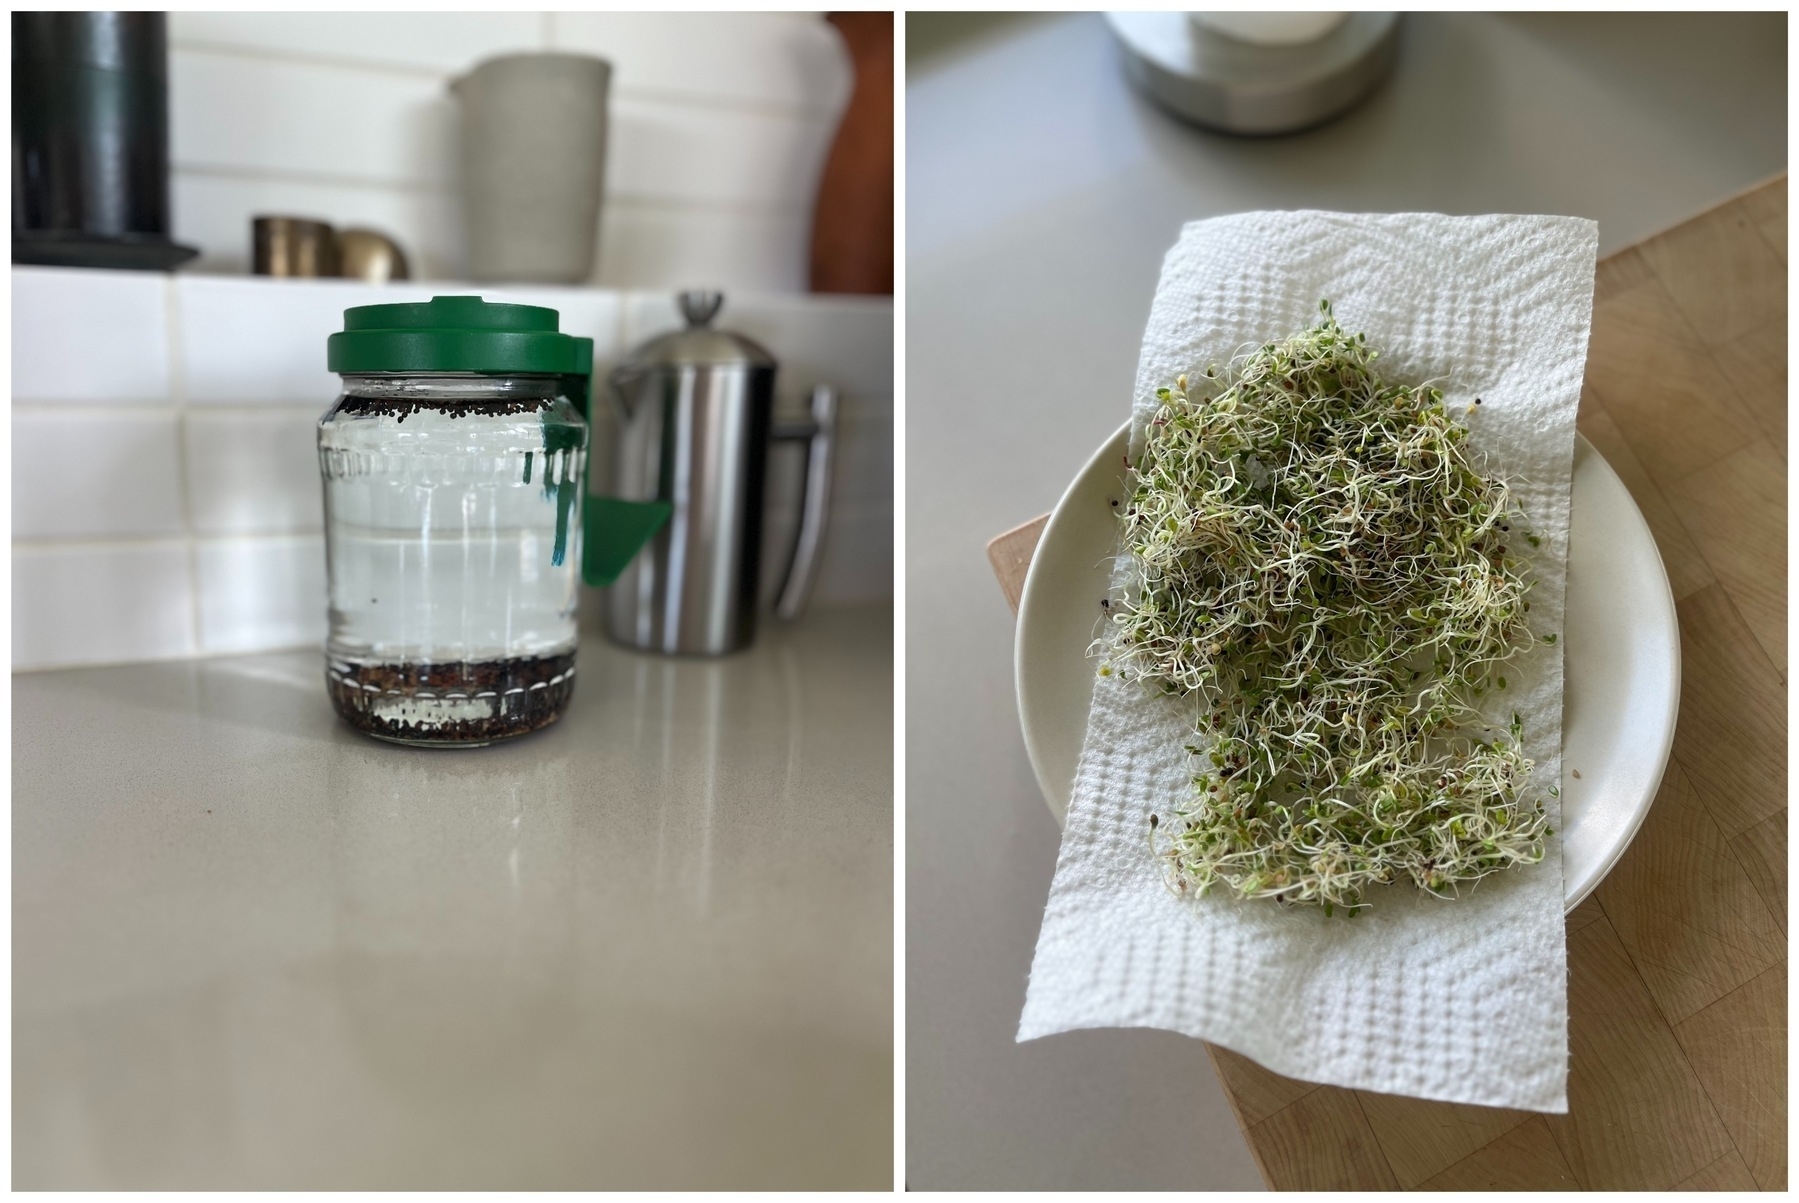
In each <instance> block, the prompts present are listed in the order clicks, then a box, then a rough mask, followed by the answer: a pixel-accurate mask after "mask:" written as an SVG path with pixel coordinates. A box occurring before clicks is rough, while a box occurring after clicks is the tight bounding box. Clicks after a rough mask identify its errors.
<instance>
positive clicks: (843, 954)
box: [13, 607, 893, 1189]
mask: <svg viewBox="0 0 1799 1203" xmlns="http://www.w3.org/2000/svg"><path fill="white" fill-rule="evenodd" d="M891 632H892V614H891V610H890V609H888V608H886V607H881V608H875V609H866V608H859V609H845V610H833V611H821V612H818V613H815V614H813V615H811V616H809V617H808V618H807V619H805V620H804V621H803V622H801V623H799V624H797V625H796V626H793V627H791V628H783V627H782V626H780V625H779V624H773V623H771V624H769V626H768V627H767V628H766V629H765V630H764V632H763V634H762V636H761V638H760V639H759V641H758V643H757V645H756V646H755V647H754V648H753V649H751V650H750V651H748V652H746V653H743V654H740V655H737V656H732V657H728V658H724V659H719V660H698V659H681V660H673V659H662V658H651V657H644V656H639V655H635V654H633V653H629V652H625V651H622V650H620V649H617V648H614V647H612V646H610V645H608V644H606V643H605V642H604V641H603V640H601V639H599V638H597V637H588V638H587V640H586V642H584V643H583V646H582V649H581V653H580V657H581V658H580V669H581V676H580V685H579V687H578V688H577V691H576V694H575V698H574V701H573V703H572V704H571V706H570V709H569V712H568V714H567V715H566V716H565V717H564V719H563V720H562V721H561V722H560V723H558V724H557V725H556V726H555V727H552V728H550V729H549V730H547V731H544V732H541V733H539V734H536V735H532V736H527V737H525V738H523V739H520V740H517V741H514V742H512V743H508V744H501V745H496V746H494V747H491V748H487V749H480V750H467V751H429V750H420V749H413V748H403V747H396V746H391V745H386V744H381V743H377V742H374V741H372V740H369V739H367V738H365V737H363V736H360V735H358V734H356V733H354V732H353V731H351V730H350V729H349V728H348V727H347V726H345V725H344V724H342V723H341V722H339V721H338V720H337V719H336V717H335V716H334V715H333V714H332V712H331V709H330V706H329V703H328V702H327V700H326V697H325V692H324V688H323V681H322V668H321V663H320V658H319V656H318V654H317V653H316V652H285V653H276V654H267V655H258V656H249V657H241V658H235V659H223V660H209V661H181V662H171V663H164V664H152V665H133V666H129V667H123V668H102V669H83V670H76V671H65V672H55V673H44V674H37V675H23V676H18V677H15V678H14V681H13V716H14V717H13V888H14V893H13V916H14V928H13V949H14V960H13V970H14V975H13V982H14V995H13V1049H14V1062H13V1065H14V1069H13V1102H14V1113H13V1114H14V1127H13V1136H14V1142H13V1148H14V1159H15V1160H14V1166H15V1171H14V1173H15V1178H14V1185H15V1186H18V1187H22V1188H34V1187H37V1188H43V1187H96V1188H108V1187H111V1188H129V1187H163V1188H177V1187H189V1188H204V1187H263V1188H273V1187H313V1188H346V1187H371V1188H384V1187H392V1188H399V1187H414V1188H433V1187H435V1188H446V1187H465V1188H497V1187H516V1188H564V1189H572V1188H595V1187H615V1188H623V1187H639V1188H649V1187H692V1188H732V1187H734V1188H750V1187H787V1188H807V1187H851V1188H855V1187H861V1188H873V1189H886V1188H887V1187H888V1186H890V1184H891V1181H892V1177H891V1175H892V1170H891V1156H892V1135H891V1132H892V986H893V980H892V976H893V975H892V965H893V945H892V932H893V920H892V731H893V724H892V634H891Z"/></svg>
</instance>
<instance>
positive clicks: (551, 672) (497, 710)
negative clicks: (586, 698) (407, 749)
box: [325, 652, 575, 745]
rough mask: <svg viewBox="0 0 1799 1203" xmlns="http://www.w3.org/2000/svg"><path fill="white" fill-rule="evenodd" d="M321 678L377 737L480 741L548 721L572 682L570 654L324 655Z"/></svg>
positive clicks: (355, 722)
mask: <svg viewBox="0 0 1799 1203" xmlns="http://www.w3.org/2000/svg"><path fill="white" fill-rule="evenodd" d="M325 686H326V689H327V690H328V691H329V692H330V694H331V704H332V706H333V707H334V708H335V709H336V710H337V713H338V714H339V715H340V716H342V718H343V719H344V721H345V722H347V723H349V724H350V725H351V726H352V727H355V728H356V729H357V730H358V731H362V732H364V733H365V734H368V735H373V736H376V737H377V738H380V739H391V740H399V741H401V742H404V743H416V744H445V745H449V744H483V743H491V742H492V741H494V740H497V739H510V738H512V737H513V736H515V735H524V734H526V733H528V732H531V731H535V730H537V729H538V728H540V727H547V726H549V725H550V724H551V723H553V722H555V721H556V719H557V718H559V717H560V716H561V714H562V710H563V707H565V706H567V705H568V699H569V695H570V694H572V693H573V692H574V688H575V655H574V653H573V652H569V653H567V654H566V655H561V656H526V657H519V658H517V659H513V660H484V661H477V662H472V663H460V662H459V663H455V664H349V663H346V662H344V661H342V660H336V659H330V660H327V661H326V665H325Z"/></svg>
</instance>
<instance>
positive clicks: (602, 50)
mask: <svg viewBox="0 0 1799 1203" xmlns="http://www.w3.org/2000/svg"><path fill="white" fill-rule="evenodd" d="M550 29H551V35H550V36H551V41H552V44H553V45H554V47H555V48H556V49H557V50H569V51H574V52H576V53H580V54H593V55H598V56H599V57H601V58H603V59H606V60H608V61H609V62H611V63H612V64H613V66H614V69H615V70H616V72H617V75H616V77H615V79H614V81H613V84H614V87H616V88H617V89H618V90H619V91H620V92H621V93H624V94H626V95H637V94H644V95H664V96H668V95H675V96H684V97H704V98H707V99H710V100H713V101H716V102H725V103H737V102H745V101H748V102H752V103H756V104H760V105H767V106H779V107H783V108H789V109H799V110H811V111H814V112H823V113H827V114H835V113H837V112H840V111H841V110H842V107H843V105H844V104H845V103H846V102H847V101H848V100H849V93H850V87H851V84H852V83H853V80H854V73H853V70H852V68H851V66H850V59H849V53H848V51H847V50H845V49H844V46H843V42H842V39H840V38H839V37H838V36H837V35H836V33H835V32H834V31H833V30H832V29H831V28H830V27H829V26H827V25H826V24H825V22H824V21H823V20H822V19H821V14H819V13H720V12H712V13H670V12H661V13H617V12H614V13H600V12H584V13H583V12H563V13H554V14H552V15H551V17H550Z"/></svg>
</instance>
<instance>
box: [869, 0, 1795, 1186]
mask: <svg viewBox="0 0 1799 1203" xmlns="http://www.w3.org/2000/svg"><path fill="white" fill-rule="evenodd" d="M971 20H972V18H971ZM1785 22H1786V18H1785V15H1784V14H1779V13H1773V14H1703V13H1657V14H1642V13H1598V14H1595V13H1582V14H1565V15H1558V14H1545V13H1534V14H1505V15H1492V14H1479V13H1417V14H1409V15H1408V16H1407V17H1406V19H1405V24H1404V28H1403V30H1402V32H1401V47H1400V60H1399V66H1398V69H1397V71H1396V73H1395V74H1394V76H1393V77H1392V79H1390V80H1389V81H1388V82H1387V84H1386V85H1385V86H1384V87H1383V88H1382V89H1381V90H1380V91H1379V92H1378V93H1376V94H1375V95H1373V96H1372V97H1370V98H1369V100H1368V101H1367V103H1366V104H1364V105H1363V106H1362V107H1361V108H1359V109H1357V110H1355V111H1354V112H1352V113H1350V114H1349V115H1348V116H1346V117H1344V118H1343V119H1342V120H1340V121H1337V122H1334V123H1332V124H1329V125H1326V126H1323V127H1321V128H1319V129H1316V130H1313V131H1311V132H1309V133H1305V134H1300V135H1296V136H1294V137H1290V138H1275V139H1239V138H1230V137H1225V136H1222V135H1216V134H1208V133H1204V132H1202V131H1199V130H1195V129H1192V128H1189V127H1187V126H1184V125H1182V124H1180V123H1179V122H1178V121H1175V120H1174V119H1173V118H1171V117H1169V116H1167V115H1166V114H1164V113H1163V112H1161V111H1160V110H1158V109H1156V108H1155V107H1154V106H1152V105H1151V104H1149V103H1148V102H1146V101H1144V100H1143V99H1141V98H1140V97H1138V96H1137V95H1136V94H1135V93H1134V92H1133V91H1132V90H1131V88H1130V86H1129V84H1128V83H1127V82H1126V81H1125V79H1124V75H1123V72H1122V71H1121V70H1120V66H1119V62H1118V55H1117V50H1116V47H1115V46H1114V45H1113V44H1112V41H1111V37H1110V34H1109V33H1108V31H1107V30H1106V27H1105V23H1104V21H1103V19H1102V18H1100V17H1096V16H1092V15H1066V16H1052V17H1033V18H1029V19H1019V20H1013V21H1011V22H1010V23H1007V24H997V23H995V24H991V27H990V29H989V31H988V32H987V33H985V34H983V35H981V36H979V37H976V38H973V39H970V40H967V41H966V42H964V43H963V44H961V45H958V46H956V47H954V48H952V49H948V50H945V51H942V52H940V53H939V54H938V55H936V56H935V57H934V58H932V59H930V60H927V61H925V62H923V63H914V64H909V67H910V68H911V69H910V70H909V72H908V85H907V91H906V154H907V167H906V171H907V189H908V193H907V197H906V240H907V260H906V289H907V295H906V300H905V309H906V339H907V343H906V419H905V425H906V448H907V460H906V473H907V476H906V485H907V496H906V514H907V529H906V540H907V543H906V557H907V568H906V571H907V578H906V581H907V585H906V587H907V610H906V615H907V664H906V674H907V714H906V724H907V765H908V768H907V803H906V804H907V827H906V839H907V848H906V874H907V877H906V884H907V889H906V907H907V913H906V975H907V982H906V993H907V998H906V1023H907V1033H906V1062H907V1064H906V1141H907V1150H906V1175H907V1181H908V1183H909V1184H910V1185H911V1186H912V1187H913V1188H914V1189H944V1188H969V1189H981V1188H1006V1187H1010V1188H1015V1189H1033V1188H1035V1189H1055V1188H1063V1189H1097V1188H1113V1189H1126V1190H1128V1189H1141V1188H1161V1189H1178V1188H1187V1189H1224V1188H1248V1189H1253V1188H1255V1187H1257V1186H1258V1185H1259V1184H1260V1179H1259V1176H1258V1174H1257V1172H1256V1167H1255V1164H1254V1162H1253V1161H1252V1159H1251V1157H1250V1154H1249V1150H1248V1148H1247V1146H1246V1145H1245V1144H1244V1142H1243V1140H1242V1138H1241V1137H1240V1136H1239V1135H1238V1132H1237V1128H1236V1124H1235V1122H1234V1120H1233V1118H1232V1116H1231V1113H1230V1110H1229V1106H1228V1104H1227V1102H1226V1100H1225V1098H1224V1095H1223V1092H1222V1091H1221V1090H1220V1089H1219V1087H1218V1085H1217V1082H1216V1080H1215V1079H1214V1077H1213V1074H1212V1069H1211V1067H1210V1065H1208V1064H1207V1060H1206V1057H1205V1053H1204V1050H1203V1049H1202V1048H1201V1046H1200V1044H1199V1042H1198V1041H1195V1040H1189V1039H1186V1038H1184V1037H1181V1036H1177V1035H1173V1034H1171V1033H1168V1032H1158V1031H1150V1030H1135V1031H1120V1030H1109V1031H1088V1032H1072V1033H1068V1034H1065V1035H1061V1036H1054V1037H1050V1038H1048V1039H1045V1040H1039V1041H1032V1042H1030V1043H1028V1044H1023V1045H1020V1044H1016V1043H1014V1040H1013V1037H1014V1035H1015V1033H1016V1032H1017V1028H1018V1015H1019V1010H1020V1008H1021V1007H1022V1005H1023V1002H1024V990H1025V978H1026V974H1027V973H1028V972H1029V969H1030V964H1031V952H1032V949H1033V948H1034V946H1035V944H1036V940H1037V931H1038V927H1039V925H1040V923H1041V921H1042V917H1043V904H1044V900H1045V899H1046V898H1047V897H1048V894H1049V884H1050V877H1051V875H1052V874H1053V872H1054V869H1055V862H1056V848H1057V845H1058V842H1059V839H1060V836H1059V833H1058V831H1057V829H1056V824H1055V821H1054V820H1053V819H1051V818H1050V815H1049V812H1048V810H1047V809H1045V807H1044V805H1043V801H1042V799H1041V797H1039V795H1038V792H1037V787H1036V783H1035V782H1034V780H1033V779H1032V776H1031V769H1030V765H1029V763H1028V762H1027V761H1026V759H1025V752H1024V744H1023V740H1022V738H1021V737H1020V735H1019V730H1018V715H1017V709H1016V706H1015V703H1014V698H1013V692H1012V632H1013V622H1012V616H1011V614H1010V613H1009V612H1008V611H1007V609H1006V603H1005V600H1004V599H1003V598H1002V597H1001V595H1000V592H999V589H998V587H997V586H996V585H995V584H994V580H993V574H992V572H991V570H990V569H989V568H988V566H987V562H986V557H985V556H984V555H983V554H982V546H983V544H984V543H985V541H986V540H987V539H988V538H989V537H991V536H992V535H995V534H998V533H999V532H1000V531H1002V530H1005V529H1006V528H1008V527H1010V526H1013V525H1015V524H1017V523H1020V522H1023V521H1026V520H1027V519H1030V518H1033V517H1035V516H1037V515H1038V514H1041V513H1043V512H1045V511H1047V510H1048V509H1049V508H1050V507H1051V506H1053V505H1054V504H1055V501H1056V498H1057V497H1058V496H1059V495H1060V494H1061V492H1062V490H1063V488H1064V487H1066V485H1067V484H1068V482H1069V481H1070V480H1071V479H1072V478H1073V477H1074V474H1075V472H1076V471H1077V470H1078V469H1079V468H1080V466H1081V464H1082V463H1084V462H1085V461H1086V459H1087V457H1088V455H1090V454H1091V453H1092V451H1093V450H1094V449H1095V448H1096V447H1098V446H1099V445H1100V444H1101V443H1102V442H1103V441H1104V440H1105V439H1106V437H1107V436H1108V435H1109V434H1110V433H1111V432H1112V431H1113V430H1116V429H1117V427H1118V424H1119V423H1120V422H1122V421H1124V420H1125V418H1126V417H1128V416H1129V414H1130V409H1131V398H1130V390H1131V385H1132V380H1133V378H1134V374H1135V370H1136V362H1137V349H1138V344H1139V342H1140V340H1141V339H1142V335H1143V324H1144V321H1145V319H1146V317H1147V315H1148V313H1149V304H1150V298H1151V297H1152V295H1153V294H1154V292H1155V286H1156V279H1157V275H1158V272H1159V270H1160V267H1161V260H1162V255H1163V252H1164V251H1166V250H1167V248H1168V247H1169V246H1170V245H1172V244H1173V242H1174V240H1175V238H1176V236H1177V235H1178V233H1179V231H1180V226H1181V223H1182V222H1184V221H1189V220H1193V219H1195V218H1201V217H1210V216H1215V215H1218V214H1221V213H1230V212H1236V211H1240V210H1245V209H1267V208H1306V207H1311V208H1332V209H1349V210H1375V211H1382V210H1388V211H1400V210H1427V211H1428V210H1434V211H1439V212H1448V213H1480V212H1517V213H1568V214H1576V215H1581V216H1586V217H1592V218H1596V219H1597V220H1598V221H1599V237H1600V244H1601V251H1602V252H1603V251H1606V250H1610V249H1616V248H1618V247H1622V246H1627V245H1629V244H1630V243H1632V242H1635V241H1637V240H1639V239H1641V238H1644V237H1647V236H1648V235H1650V234H1653V233H1655V232H1656V231H1658V230H1660V229H1664V228H1666V227H1668V226H1670V225H1673V224H1676V223H1677V222H1679V221H1682V220H1684V219H1685V218H1687V217H1690V216H1692V215H1693V214H1694V213H1697V212H1699V211H1701V210H1703V209H1705V208H1707V207H1709V206H1710V205H1712V204H1715V203H1716V202H1718V201H1720V200H1723V199H1724V198H1725V197H1727V196H1729V195H1731V194H1732V193H1734V192H1737V191H1739V190H1741V189H1743V188H1745V187H1747V186H1749V185H1750V184H1753V183H1755V182H1757V181H1759V180H1762V179H1765V178H1767V177H1768V176H1770V175H1772V174H1774V173H1775V172H1778V171H1780V170H1782V169H1783V168H1784V166H1785V155H1786V24H1785ZM908 40H910V29H909V31H908Z"/></svg>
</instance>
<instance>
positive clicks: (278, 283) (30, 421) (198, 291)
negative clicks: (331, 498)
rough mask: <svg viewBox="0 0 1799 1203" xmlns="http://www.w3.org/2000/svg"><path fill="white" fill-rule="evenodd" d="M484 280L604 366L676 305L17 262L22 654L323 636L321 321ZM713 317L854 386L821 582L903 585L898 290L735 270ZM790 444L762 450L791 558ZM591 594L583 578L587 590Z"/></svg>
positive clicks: (619, 295)
mask: <svg viewBox="0 0 1799 1203" xmlns="http://www.w3.org/2000/svg"><path fill="white" fill-rule="evenodd" d="M445 292H456V293H469V292H479V293H480V294H481V295H483V296H485V297H487V298H488V299H489V300H495V301H516V302H522V303H526V304H536V305H547V306H549V307H551V308H553V309H556V310H557V311H558V312H559V313H560V314H561V316H562V322H561V326H562V329H563V330H564V331H565V332H568V333H571V334H581V335H587V336H589V337H591V338H593V339H594V342H595V353H596V359H597V361H598V364H597V368H598V371H599V372H604V371H605V370H606V369H607V367H608V366H609V364H610V363H612V362H615V361H616V360H617V359H618V358H619V357H620V355H621V354H622V353H623V352H624V350H625V349H626V348H629V347H633V346H636V345H638V344H639V343H640V342H642V341H643V339H645V338H646V337H648V336H649V335H651V334H654V333H657V332H659V331H661V330H663V329H665V328H668V327H670V326H673V325H674V324H676V322H677V320H678V319H677V318H676V314H675V307H674V300H673V297H672V296H671V295H670V294H669V293H667V292H660V291H658V292H630V291H617V290H604V289H574V288H505V289H499V288H486V287H483V288H478V289H477V288H475V287H473V286H470V285H466V284H465V285H453V284H450V285H446V284H405V285H387V286H379V285H367V284H358V283H352V282H349V281H324V280H319V281H311V280H269V279H258V278H247V277H237V278H231V277H217V276H215V277H208V276H201V275H162V274H157V273H150V272H103V271H87V270H80V269H68V268H36V267H15V268H14V269H13V272H12V349H13V358H12V505H13V545H12V553H13V554H12V569H13V577H12V601H13V610H12V616H13V617H12V653H13V667H14V668H15V669H26V668H47V667H57V666H63V665H73V664H103V663H119V662H126V661H134V660H153V659H166V658H173V657H182V656H192V655H218V654H227V653H233V652H249V651H259V650H265V649H271V648H280V647H298V646H305V645H309V644H317V643H319V642H321V641H322V640H323V638H324V632H325V559H324V537H323V529H322V528H323V514H322V506H321V501H320V486H319V476H318V458H317V454H316V451H315V446H316V444H315V442H314V438H315V431H314V426H315V424H316V422H317V421H318V419H319V417H320V415H321V414H323V413H324V411H325V410H326V409H327V408H328V407H329V405H330V404H331V401H332V399H333V397H334V396H335V395H336V392H337V385H338V381H337V378H336V377H334V376H333V375H331V374H330V373H329V372H327V371H326V370H325V338H326V336H327V335H329V334H330V333H332V332H333V331H335V330H339V329H342V326H343V311H344V310H345V309H346V308H348V307H350V306H352V305H368V304H379V303H384V302H391V301H410V300H424V299H428V298H429V297H431V296H432V295H434V294H437V293H445ZM720 324H721V325H723V326H726V327H728V328H730V329H733V330H739V331H742V332H743V333H745V334H748V335H750V336H751V337H753V338H755V339H757V340H758V341H760V342H762V343H763V344H764V345H765V346H767V347H768V348H769V349H770V350H771V351H772V352H773V353H774V355H775V356H776V358H777V359H778V360H779V361H780V365H781V366H780V371H779V374H778V376H777V394H778V399H779V403H781V404H783V405H785V406H788V407H792V406H794V405H796V404H797V403H798V401H799V400H800V399H801V398H802V397H803V396H804V395H805V393H806V392H807V391H808V390H809V388H810V386H811V385H813V384H814V383H820V382H824V383H831V384H834V385H836V386H837V387H838V388H839V389H840V390H841V392H842V396H843V402H842V415H843V416H842V428H841V432H840V434H841V443H840V452H839V460H838V476H837V485H836V488H835V490H834V491H833V494H832V504H831V510H830V526H829V530H828V532H827V535H826V542H825V558H824V564H823V567H822V571H821V575H820V579H819V582H818V587H817V591H816V593H815V594H814V599H813V604H814V605H819V606H830V605H840V604H848V603H856V602H863V601H873V600H877V599H881V598H886V597H890V596H891V595H892V592H893V305H892V303H891V302H890V301H888V300H887V299H885V298H881V299H874V298H858V297H815V296H806V295H803V294H780V293H759V294H758V293H742V294H738V293H730V294H727V299H726V303H725V310H724V312H723V314H722V315H721V317H720ZM799 466H800V464H799V455H798V449H797V448H794V447H782V448H779V449H777V451H776V452H775V458H774V460H773V461H772V466H771V483H770V496H769V501H768V515H769V527H770V530H769V538H768V544H767V545H768V549H769V550H768V554H767V556H766V558H765V560H764V562H765V563H766V564H770V565H773V566H774V567H772V568H771V569H770V571H769V574H770V575H773V573H775V572H776V571H778V568H779V566H780V565H782V564H784V562H785V561H784V559H783V556H784V554H785V547H786V544H785V542H784V535H785V533H786V532H788V531H791V529H792V524H793V521H794V518H795V511H796V509H797V506H796V501H797V488H796V486H797V482H798V469H799ZM595 600H596V598H594V597H593V596H587V597H585V598H584V600H583V605H590V604H593V603H594V602H595Z"/></svg>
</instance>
